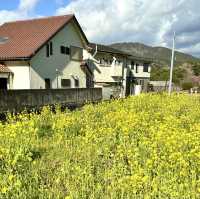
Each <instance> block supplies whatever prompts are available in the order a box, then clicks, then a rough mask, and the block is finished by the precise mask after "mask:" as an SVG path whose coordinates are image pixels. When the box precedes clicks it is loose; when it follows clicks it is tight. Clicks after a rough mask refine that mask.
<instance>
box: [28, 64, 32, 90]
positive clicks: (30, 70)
mask: <svg viewBox="0 0 200 199" xmlns="http://www.w3.org/2000/svg"><path fill="white" fill-rule="evenodd" d="M28 65H29V83H30V89H31V64H30V61H28Z"/></svg>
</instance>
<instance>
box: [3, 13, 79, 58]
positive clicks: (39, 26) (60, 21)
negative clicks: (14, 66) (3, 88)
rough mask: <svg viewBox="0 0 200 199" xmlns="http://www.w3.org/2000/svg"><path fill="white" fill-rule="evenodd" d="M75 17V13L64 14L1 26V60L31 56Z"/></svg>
mask: <svg viewBox="0 0 200 199" xmlns="http://www.w3.org/2000/svg"><path fill="white" fill-rule="evenodd" d="M73 18H74V19H75V16H74V15H64V16H55V17H48V18H41V19H32V20H25V21H15V22H9V23H5V24H3V25H2V26H0V37H1V39H2V40H4V41H3V42H1V41H0V60H9V59H16V58H30V57H31V56H32V55H33V54H34V53H35V52H37V50H38V49H39V48H40V47H41V46H43V45H44V44H45V43H46V42H47V41H48V40H49V39H51V37H53V36H54V35H55V34H56V33H57V32H58V31H59V30H60V29H61V28H62V27H63V26H64V25H65V24H67V23H69V22H70V21H71V19H73ZM75 20H76V19H75ZM77 23H78V22H77ZM78 25H79V24H78ZM79 27H80V26H79Z"/></svg>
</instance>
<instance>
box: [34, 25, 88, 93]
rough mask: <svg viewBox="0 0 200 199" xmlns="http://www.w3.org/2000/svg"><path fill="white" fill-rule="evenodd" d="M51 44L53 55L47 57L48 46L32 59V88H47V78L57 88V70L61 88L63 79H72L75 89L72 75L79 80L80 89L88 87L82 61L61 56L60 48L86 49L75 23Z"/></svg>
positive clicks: (66, 27)
mask: <svg viewBox="0 0 200 199" xmlns="http://www.w3.org/2000/svg"><path fill="white" fill-rule="evenodd" d="M51 42H52V43H53V55H52V56H50V57H46V46H44V47H43V48H42V49H41V50H40V51H39V52H38V53H37V54H36V55H35V56H34V57H33V58H32V59H31V66H32V69H31V78H30V79H31V88H32V89H38V88H45V81H44V79H45V78H50V79H51V82H52V88H57V75H56V69H58V71H59V76H58V79H59V88H60V87H61V79H62V78H63V79H71V82H72V87H74V86H73V85H74V79H73V77H72V76H71V75H74V76H77V77H78V78H79V87H86V75H85V73H84V72H83V71H82V69H81V67H80V64H81V62H80V61H72V60H70V56H69V55H64V54H61V52H60V47H61V46H62V45H63V46H67V47H70V45H72V46H77V47H81V48H85V46H84V43H83V41H82V40H81V37H80V33H79V32H78V29H77V26H76V24H75V23H74V22H70V23H69V24H68V25H67V26H65V27H64V28H63V29H62V30H61V31H60V32H59V33H58V34H57V35H56V36H54V38H52V40H51Z"/></svg>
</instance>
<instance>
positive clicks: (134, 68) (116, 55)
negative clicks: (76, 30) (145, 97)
mask: <svg viewBox="0 0 200 199" xmlns="http://www.w3.org/2000/svg"><path fill="white" fill-rule="evenodd" d="M88 49H89V50H88V51H84V56H83V57H84V60H85V63H87V65H88V66H89V68H90V69H91V71H92V73H93V83H94V87H101V88H102V90H103V97H104V99H109V98H110V97H119V96H122V97H124V96H128V95H131V94H134V89H135V86H136V85H140V86H141V90H142V91H147V85H148V83H149V81H150V71H151V67H150V63H151V62H152V60H150V59H144V58H141V57H134V56H132V55H130V54H128V53H126V52H123V51H121V50H118V49H114V48H111V47H109V46H105V45H102V44H94V43H90V44H89V48H88Z"/></svg>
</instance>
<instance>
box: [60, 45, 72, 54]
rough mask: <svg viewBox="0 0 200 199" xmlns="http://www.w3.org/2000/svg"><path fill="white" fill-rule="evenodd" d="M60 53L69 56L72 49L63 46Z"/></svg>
mask: <svg viewBox="0 0 200 199" xmlns="http://www.w3.org/2000/svg"><path fill="white" fill-rule="evenodd" d="M60 53H61V54H65V55H69V54H70V48H69V47H66V46H61V47H60Z"/></svg>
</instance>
